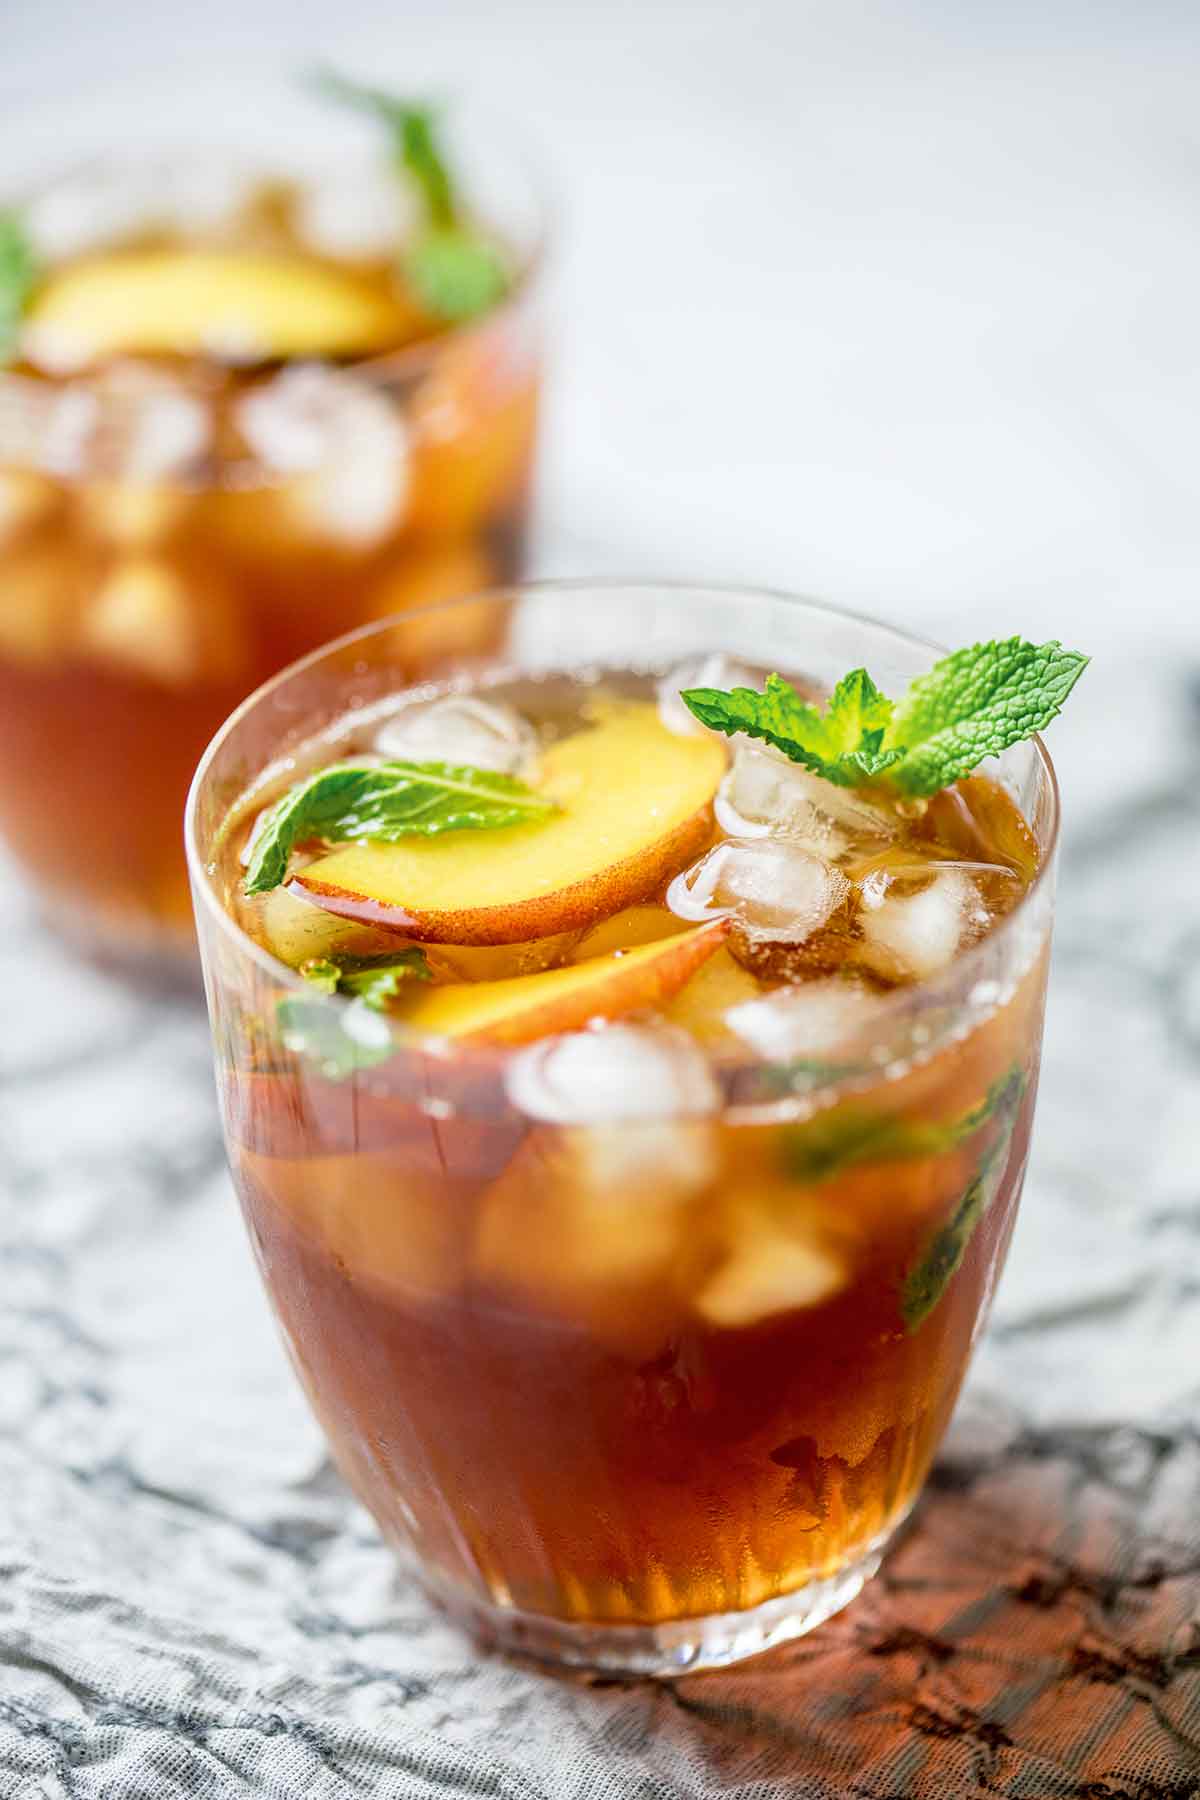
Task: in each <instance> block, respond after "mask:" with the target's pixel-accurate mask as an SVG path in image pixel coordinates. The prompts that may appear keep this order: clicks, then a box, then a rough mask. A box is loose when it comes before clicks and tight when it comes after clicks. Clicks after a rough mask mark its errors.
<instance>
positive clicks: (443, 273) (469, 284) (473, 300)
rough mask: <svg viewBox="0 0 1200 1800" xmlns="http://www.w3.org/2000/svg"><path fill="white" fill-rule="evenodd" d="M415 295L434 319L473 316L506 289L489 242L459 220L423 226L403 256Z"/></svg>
mask: <svg viewBox="0 0 1200 1800" xmlns="http://www.w3.org/2000/svg"><path fill="white" fill-rule="evenodd" d="M404 272H405V274H406V275H407V276H408V280H409V284H410V286H411V287H412V289H413V291H414V293H415V294H416V296H417V299H418V300H419V301H420V302H421V305H422V306H423V307H424V308H425V310H426V312H431V313H436V315H437V316H438V318H439V319H473V318H474V317H475V316H476V315H477V314H478V313H484V312H487V311H488V309H489V308H490V307H492V306H495V305H496V303H497V301H499V300H502V299H503V298H504V296H505V294H506V293H507V292H508V271H507V269H506V268H505V266H504V262H503V259H502V258H501V256H500V253H499V251H498V250H497V249H496V247H495V245H494V244H491V243H489V242H488V240H487V239H486V238H485V237H483V236H482V235H481V234H480V233H479V232H477V231H475V230H473V229H472V228H470V227H466V226H462V225H450V226H446V227H444V228H442V229H439V230H435V231H427V232H425V233H424V235H423V236H421V237H419V238H418V239H417V241H416V243H415V244H414V245H413V246H412V248H411V249H410V250H409V252H408V254H407V255H406V257H405V259H404Z"/></svg>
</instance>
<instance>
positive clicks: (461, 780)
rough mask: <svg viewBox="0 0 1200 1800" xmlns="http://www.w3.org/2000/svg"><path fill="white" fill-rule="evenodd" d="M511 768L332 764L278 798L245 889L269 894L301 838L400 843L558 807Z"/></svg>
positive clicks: (518, 820) (534, 816) (493, 826)
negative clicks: (504, 771)
mask: <svg viewBox="0 0 1200 1800" xmlns="http://www.w3.org/2000/svg"><path fill="white" fill-rule="evenodd" d="M556 810H557V808H556V807H555V805H554V803H553V801H551V800H546V799H544V798H543V796H542V795H541V794H535V793H534V791H533V789H532V788H530V787H527V786H526V784H525V783H524V782H523V781H518V780H517V779H516V777H515V776H513V775H499V774H496V773H495V772H494V771H493V770H491V769H474V768H470V767H468V766H466V765H462V764H455V763H439V762H429V763H415V762H386V763H379V764H378V765H376V766H375V767H374V768H363V767H361V766H360V765H358V764H351V763H333V764H332V765H331V766H330V767H329V768H326V769H318V770H317V772H316V774H315V775H310V776H308V777H307V778H306V779H305V780H304V781H300V782H297V784H296V786H295V787H294V788H291V789H290V790H289V792H288V793H286V794H285V795H284V796H283V798H282V800H279V801H277V802H276V804H275V805H274V807H272V809H271V811H270V812H269V813H268V815H267V817H266V819H265V820H264V821H263V824H262V826H261V827H260V829H259V830H258V832H257V833H256V835H255V838H254V849H253V854H252V855H251V858H250V865H249V867H248V868H247V870H246V877H245V882H244V884H243V885H244V890H245V892H246V893H247V894H249V895H252V894H265V893H267V892H269V890H270V889H271V888H276V887H278V886H279V884H280V883H281V882H282V881H283V880H284V879H285V878H286V876H287V870H288V862H289V860H290V858H291V854H292V851H293V850H294V849H295V847H296V845H297V844H302V843H305V842H306V841H307V840H309V839H313V838H316V839H320V840H322V841H324V842H325V843H331V844H345V843H360V842H365V841H366V840H368V839H372V840H376V841H378V842H380V843H397V842H399V840H400V839H401V838H405V837H413V836H416V837H433V836H435V835H436V834H437V833H439V832H442V831H468V830H470V831H495V830H497V829H499V828H500V827H502V826H506V825H528V824H531V823H533V822H535V821H537V820H539V819H544V818H546V817H548V815H549V814H550V813H552V812H555V811H556Z"/></svg>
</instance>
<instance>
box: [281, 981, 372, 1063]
mask: <svg viewBox="0 0 1200 1800" xmlns="http://www.w3.org/2000/svg"><path fill="white" fill-rule="evenodd" d="M275 1022H276V1027H277V1029H278V1031H279V1036H280V1039H281V1040H282V1042H283V1046H284V1049H285V1050H290V1051H291V1052H292V1053H293V1055H296V1056H304V1057H307V1059H308V1060H309V1061H310V1062H312V1063H314V1064H315V1065H316V1067H317V1069H318V1070H319V1071H320V1073H321V1074H322V1075H324V1076H325V1078H326V1080H328V1081H346V1080H348V1079H349V1077H350V1076H351V1075H356V1074H357V1073H358V1071H359V1070H360V1069H374V1068H377V1067H378V1065H379V1064H380V1063H383V1062H386V1061H387V1060H388V1058H389V1057H390V1056H392V1055H393V1054H394V1053H395V1049H396V1045H395V1044H394V1043H393V1041H392V1034H391V1032H390V1030H389V1029H388V1026H387V1024H386V1022H385V1021H384V1020H383V1019H381V1018H380V1017H379V1016H378V1013H377V1012H373V1011H370V1010H368V1009H367V1008H366V1007H363V1008H361V1009H359V1008H347V1009H345V1010H343V1009H342V1008H338V1007H332V1006H325V1005H324V1004H323V1003H322V1002H321V1001H320V1000H291V999H289V1000H281V1001H280V1002H279V1005H278V1006H277V1007H276V1010H275Z"/></svg>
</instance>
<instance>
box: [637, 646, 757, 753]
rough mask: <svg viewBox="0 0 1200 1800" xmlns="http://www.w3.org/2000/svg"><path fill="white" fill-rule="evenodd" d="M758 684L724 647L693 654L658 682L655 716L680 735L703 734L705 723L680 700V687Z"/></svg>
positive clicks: (750, 672) (746, 685)
mask: <svg viewBox="0 0 1200 1800" xmlns="http://www.w3.org/2000/svg"><path fill="white" fill-rule="evenodd" d="M757 686H758V680H757V678H756V676H755V675H754V674H753V673H752V671H751V670H749V669H746V668H743V667H742V665H741V663H737V662H734V661H732V659H731V658H730V657H728V656H726V655H725V654H724V652H723V651H720V650H717V651H713V652H712V653H711V654H710V655H708V656H693V657H690V658H689V659H688V661H687V662H682V663H680V664H678V666H677V667H676V668H674V669H669V670H668V671H667V673H666V674H665V675H664V676H662V678H661V679H660V680H659V681H658V682H657V684H656V691H657V694H658V716H659V718H660V719H661V720H662V722H663V724H664V725H665V726H666V728H667V730H668V731H674V732H676V733H677V734H678V735H679V736H681V737H698V736H703V734H704V733H705V732H706V731H707V729H708V727H707V726H706V725H702V724H701V723H700V721H699V719H698V718H696V716H695V714H694V713H691V712H689V711H688V709H687V707H686V706H685V705H684V704H683V701H682V700H681V699H680V698H679V695H680V691H681V689H683V688H700V687H712V688H733V687H757Z"/></svg>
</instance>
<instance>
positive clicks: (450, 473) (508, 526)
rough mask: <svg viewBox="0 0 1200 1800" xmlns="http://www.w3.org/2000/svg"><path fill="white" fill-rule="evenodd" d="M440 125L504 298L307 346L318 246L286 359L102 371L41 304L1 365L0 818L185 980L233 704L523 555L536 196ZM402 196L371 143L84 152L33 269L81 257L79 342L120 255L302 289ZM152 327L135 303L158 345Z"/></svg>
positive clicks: (281, 320) (217, 295) (73, 921)
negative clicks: (329, 158)
mask: <svg viewBox="0 0 1200 1800" xmlns="http://www.w3.org/2000/svg"><path fill="white" fill-rule="evenodd" d="M452 126H453V128H452V130H451V132H450V146H451V150H452V154H453V160H454V164H455V167H456V168H457V169H458V170H459V171H460V172H461V175H462V178H463V182H464V186H465V187H466V189H467V191H469V192H470V194H471V195H472V198H473V200H474V201H475V203H476V205H477V209H478V211H479V213H480V215H481V216H482V217H484V218H485V219H486V220H487V221H488V223H489V225H490V226H491V227H492V229H493V230H494V231H495V233H496V235H497V237H498V238H499V239H500V240H502V241H503V242H504V243H505V244H506V245H507V246H508V247H509V250H510V252H511V256H512V259H513V265H514V268H515V271H516V276H515V281H514V286H513V288H512V290H511V292H510V294H509V295H508V297H507V298H506V299H505V300H503V301H502V302H501V303H500V304H499V305H498V306H496V307H494V308H493V309H492V310H491V311H490V312H488V313H486V314H484V315H482V316H480V317H478V318H475V319H473V320H470V321H467V322H463V323H460V324H456V325H450V326H446V327H444V328H442V329H441V330H440V331H438V332H437V334H436V335H434V336H425V337H418V338H417V339H415V340H414V341H411V342H406V343H402V344H401V345H400V347H399V348H396V349H390V350H389V349H384V350H382V351H380V352H378V353H375V352H373V353H371V354H369V355H367V354H339V353H337V352H336V350H331V351H330V353H329V354H327V355H323V354H320V353H319V351H318V349H317V348H316V342H319V339H320V330H319V328H318V327H313V329H314V330H316V332H317V337H316V340H315V341H314V344H313V346H311V347H308V346H306V345H305V344H304V332H305V331H306V330H307V329H308V328H309V327H308V325H307V324H306V319H307V314H306V312H305V308H306V306H308V305H309V303H310V300H311V295H310V293H309V290H308V288H307V287H306V285H305V283H306V281H309V280H310V279H313V277H312V276H311V275H309V274H306V273H304V269H307V268H308V267H309V266H310V265H307V264H306V265H304V268H302V271H301V275H300V277H299V279H298V283H297V285H296V286H295V291H294V292H293V291H289V292H288V293H287V294H285V295H284V296H283V297H282V299H281V301H280V310H279V311H278V312H277V314H276V316H275V317H274V319H273V326H274V328H275V329H278V330H282V331H283V333H284V335H285V337H289V338H291V339H292V341H294V342H296V343H298V344H300V345H301V348H299V349H297V350H296V351H295V352H294V353H291V354H287V355H281V356H280V355H272V354H269V353H268V351H269V346H268V347H267V351H264V353H263V354H261V355H259V354H257V353H256V352H255V350H254V348H253V346H252V345H251V344H249V343H247V344H245V345H241V344H233V345H230V344H228V343H226V342H225V341H224V340H222V341H219V342H214V343H213V345H212V348H211V353H209V352H208V351H205V352H203V353H199V352H198V353H196V354H189V355H186V356H183V355H175V354H167V353H164V352H162V351H161V350H159V349H156V348H154V347H151V348H149V349H147V350H146V351H145V353H133V352H130V353H119V354H118V353H114V354H110V355H100V356H98V357H93V358H92V359H91V360H88V359H87V357H86V356H85V355H84V353H83V351H82V350H81V349H80V348H79V346H78V345H76V344H75V343H74V340H73V339H72V338H71V337H70V335H69V334H68V333H67V331H66V329H65V327H63V326H61V325H60V326H58V327H56V328H54V329H51V327H50V326H46V327H42V328H38V326H37V323H36V314H35V316H34V322H33V324H32V325H31V326H30V328H29V330H28V332H27V333H26V338H25V340H22V342H21V343H19V344H18V348H17V352H16V360H15V361H13V362H12V363H11V364H10V365H9V366H8V367H0V836H3V838H4V840H5V841H6V842H7V845H8V847H9V849H10V850H11V852H12V854H13V855H14V857H15V859H16V861H17V862H18V864H19V865H20V866H21V868H22V870H23V872H24V874H25V875H26V876H27V877H28V879H29V881H30V883H31V884H32V886H33V888H34V890H35V892H36V894H37V896H38V898H39V900H40V902H41V904H42V907H43V910H44V912H45V913H46V915H47V916H48V917H49V918H50V920H51V921H52V923H53V924H55V925H56V927H58V928H59V929H60V930H61V931H62V932H63V933H64V934H65V935H66V936H68V937H69V938H71V939H72V940H74V941H76V942H77V943H78V944H79V945H80V947H82V948H84V949H85V950H87V951H89V952H90V953H93V954H97V955H99V956H101V957H102V958H103V959H104V960H107V961H110V962H112V963H114V964H116V965H118V966H122V967H127V968H129V969H131V970H133V971H139V970H144V971H146V972H148V973H151V974H157V973H164V972H165V973H178V974H180V975H182V976H183V977H184V978H185V979H191V980H194V979H195V941H194V935H193V927H192V918H191V908H190V903H189V899H188V890H187V876H186V869H185V866H184V860H183V855H182V851H181V847H180V843H179V830H178V821H179V815H180V810H181V808H182V806H183V803H184V799H185V797H186V794H187V789H188V783H189V782H190V780H191V777H192V774H193V771H194V769H195V766H196V762H197V760H198V759H199V757H200V755H201V753H202V751H203V750H204V747H205V745H206V744H207V742H208V740H209V739H210V737H211V736H212V734H213V732H214V731H215V730H216V729H217V727H218V726H219V725H220V723H221V721H222V720H223V719H225V718H227V717H228V715H229V713H230V712H231V711H232V709H233V708H234V707H235V706H236V705H237V703H238V702H239V701H240V700H242V699H243V698H244V697H245V696H246V695H247V694H248V693H250V692H251V691H252V690H253V689H254V688H256V687H257V686H258V685H259V684H260V683H262V682H263V681H265V680H266V679H267V678H268V677H269V676H270V675H272V674H274V673H275V672H276V671H277V670H279V669H281V668H283V667H285V666H286V665H287V664H289V663H291V662H293V661H294V660H295V659H296V658H297V657H298V656H301V655H304V654H306V653H307V652H309V651H311V650H313V649H315V648H316V647H317V646H318V645H320V644H322V643H325V642H327V641H328V640H329V639H330V638H331V637H334V636H336V635H337V634H338V633H340V632H343V631H345V630H347V629H349V628H350V627H351V626H354V625H358V624H362V623H365V622H367V621H369V620H372V619H376V618H381V617H384V616H390V615H392V614H394V613H397V612H400V611H402V610H404V609H406V608H410V607H422V606H425V605H427V604H428V603H429V602H431V601H437V600H440V599H446V598H449V597H451V596H454V595H458V594H466V593H472V592H475V591H477V590H479V589H482V588H487V587H491V586H494V585H495V584H496V583H498V582H503V581H507V580H511V579H512V578H514V577H515V576H517V575H518V574H519V573H520V572H521V570H522V567H523V564H524V556H525V539H526V533H527V526H528V521H529V511H530V502H531V483H532V472H533V456H534V443H535V429H536V415H537V405H538V391H539V380H540V371H539V364H540V355H541V324H540V290H541V275H542V271H543V266H544V248H545V244H544V239H545V227H546V219H545V210H544V207H543V205H542V201H541V197H540V193H539V189H538V185H537V182H536V180H534V179H531V177H530V174H529V171H528V169H527V167H526V164H525V161H524V157H523V153H514V152H513V151H512V150H511V149H510V147H509V146H508V145H507V143H506V140H505V138H504V135H503V133H502V132H497V131H495V130H494V129H493V128H492V127H491V126H490V125H489V124H488V123H487V121H486V120H483V121H480V120H476V119H475V118H473V117H471V116H470V115H469V114H466V113H464V114H462V115H461V116H458V117H457V118H455V119H454V120H453V121H452ZM389 182H392V185H393V191H391V192H390V193H389V191H388V188H387V184H388V183H389ZM381 189H382V191H381ZM281 195H286V196H287V197H288V198H287V201H286V206H285V204H284V201H283V200H282V199H281V197H280V196H281ZM372 196H373V197H374V198H373V209H374V210H373V211H372V208H371V207H370V206H368V207H366V214H367V216H366V217H365V218H364V198H368V199H369V198H371V197H372ZM402 198H403V196H402V195H401V194H400V192H399V190H398V189H397V188H396V187H395V183H394V181H393V178H392V177H391V176H390V175H387V174H386V173H382V174H381V169H380V167H379V166H376V165H373V164H363V163H359V162H357V161H355V162H353V163H346V162H341V163H338V162H334V163H332V164H330V163H328V162H325V163H323V164H322V165H320V166H319V167H315V168H310V169H309V168H305V167H303V166H299V167H291V168H288V169H286V170H283V171H274V170H268V169H263V168H261V167H248V166H244V165H243V164H241V163H237V162H234V161H231V160H229V159H224V160H223V159H221V158H219V157H218V158H213V157H210V156H204V157H201V156H196V157H180V156H172V157H169V158H164V159H162V160H159V161H155V160H153V159H142V160H139V161H137V162H111V163H103V164H99V165H97V164H96V163H89V164H87V165H86V166H84V167H82V168H80V169H79V170H77V171H74V172H71V173H68V174H66V175H64V176H62V177H60V178H59V179H57V180H55V181H51V182H48V183H47V184H46V185H45V186H43V187H42V188H40V189H39V190H37V191H36V192H34V193H32V194H30V195H28V196H25V197H23V198H22V199H21V200H20V212H21V215H22V217H24V218H25V219H27V220H28V221H29V231H30V234H31V236H32V237H33V240H34V242H35V244H36V245H37V246H38V248H39V251H40V255H41V259H42V264H43V272H44V274H45V275H46V276H48V277H50V278H53V277H54V275H55V271H56V270H64V271H66V272H67V273H68V275H69V274H70V271H71V270H73V269H76V268H78V269H82V270H83V271H84V273H85V275H86V278H87V281H88V282H89V283H90V286H86V287H81V288H80V290H79V291H80V293H81V295H82V298H81V299H80V301H79V307H80V313H79V318H78V320H77V321H76V324H77V326H78V329H79V330H80V331H81V332H82V339H81V342H86V340H87V335H88V331H89V330H90V329H91V328H92V326H93V325H94V326H95V328H96V330H98V331H103V330H104V329H106V328H107V326H108V325H109V324H111V320H109V318H108V312H106V311H105V308H106V307H108V306H109V302H108V300H106V297H105V295H104V293H103V291H101V290H102V287H103V283H102V281H101V280H100V279H99V278H97V277H96V276H95V274H94V272H93V273H91V274H89V273H88V271H89V270H94V265H93V263H91V262H89V261H88V259H89V258H93V259H94V258H101V259H103V258H105V257H107V258H108V259H109V260H108V262H107V264H106V265H105V270H104V274H105V277H106V278H107V276H108V275H109V273H110V272H111V270H112V268H113V267H114V266H115V267H117V269H118V272H119V269H120V266H121V261H122V259H123V258H125V257H126V256H127V255H128V246H130V245H133V246H134V247H135V248H136V247H138V246H140V245H143V244H145V245H149V246H150V247H151V252H153V250H154V247H155V246H157V245H159V244H160V243H167V244H168V245H175V244H178V245H179V246H181V247H182V250H183V251H184V252H198V253H202V254H204V255H207V256H209V257H211V258H212V259H213V260H212V261H210V263H209V264H207V265H206V280H208V281H209V284H210V290H211V292H210V297H211V301H212V305H213V307H214V309H215V312H216V313H219V312H220V310H221V307H222V305H224V304H226V303H227V301H228V295H227V293H226V290H225V289H224V288H223V287H222V285H221V283H222V281H223V280H224V279H225V277H226V275H227V272H228V266H227V263H225V262H222V261H221V259H222V258H227V259H228V258H232V259H238V258H241V259H243V262H242V264H241V265H240V266H241V267H250V268H251V270H252V274H253V275H254V276H255V277H257V276H258V275H259V274H260V273H261V271H263V270H265V271H266V274H265V277H264V279H266V280H267V282H268V283H269V282H270V281H271V280H272V279H273V278H274V273H275V272H276V271H277V269H278V268H279V267H286V265H287V259H288V258H289V257H292V256H293V255H294V254H295V255H301V254H303V255H308V254H309V252H311V255H312V259H313V260H312V263H311V267H312V268H314V269H315V270H316V276H315V279H316V280H317V281H318V283H319V281H320V280H321V279H322V276H323V274H325V273H327V272H329V271H334V272H335V274H337V275H338V276H339V277H340V276H341V275H342V274H345V273H346V272H348V278H349V279H357V276H356V275H355V271H356V270H357V269H358V267H359V263H358V262H356V260H355V259H356V258H358V259H360V260H361V258H362V256H363V255H365V254H366V250H365V248H364V239H363V233H364V232H366V233H368V240H367V241H370V239H369V234H370V232H371V231H374V233H375V238H376V240H377V239H378V235H379V231H380V229H381V222H380V221H381V217H382V221H383V225H385V226H386V223H387V221H388V219H389V218H390V217H391V216H392V215H391V214H389V213H388V210H387V209H388V207H389V206H391V207H392V208H393V209H394V213H395V216H396V217H397V218H399V216H400V214H401V212H402V206H401V200H402ZM395 228H396V227H395V225H394V224H393V226H392V229H393V230H394V229H395ZM113 246H115V251H114V250H113ZM110 252H111V254H110ZM377 254H378V252H377ZM247 259H248V260H247ZM372 266H374V265H372ZM381 266H386V264H381ZM81 279H82V278H81ZM206 292H209V290H208V289H206ZM273 292H274V290H273V289H271V288H270V286H269V285H268V287H267V290H266V293H267V299H268V300H270V299H271V296H272V294H273ZM89 296H90V297H89ZM272 304H273V303H272ZM109 310H111V307H109ZM297 321H298V323H297ZM167 323H168V324H169V320H168V321H167ZM162 325H163V321H162V319H161V318H160V317H158V315H157V314H155V315H153V316H151V317H150V318H149V319H148V320H147V329H148V330H151V338H153V332H154V331H156V330H158V329H160V328H161V327H162ZM297 332H299V334H300V335H299V336H298V337H297V336H296V333H297ZM22 345H23V347H22ZM0 361H2V350H0ZM469 619H470V615H464V621H466V620H469ZM460 624H461V628H462V629H468V628H471V629H474V627H473V626H471V627H468V625H467V624H466V623H465V622H463V621H460Z"/></svg>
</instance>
